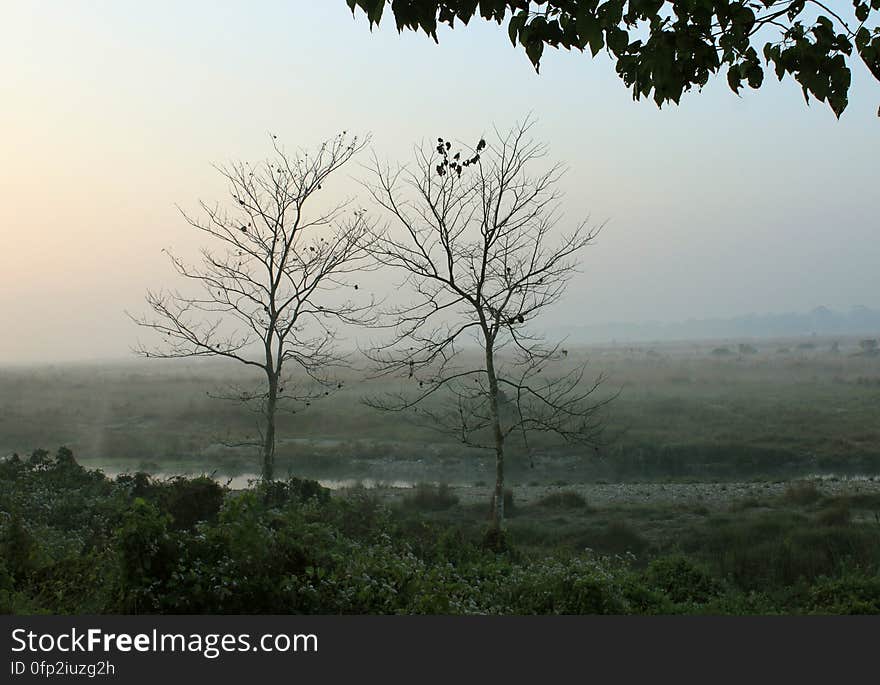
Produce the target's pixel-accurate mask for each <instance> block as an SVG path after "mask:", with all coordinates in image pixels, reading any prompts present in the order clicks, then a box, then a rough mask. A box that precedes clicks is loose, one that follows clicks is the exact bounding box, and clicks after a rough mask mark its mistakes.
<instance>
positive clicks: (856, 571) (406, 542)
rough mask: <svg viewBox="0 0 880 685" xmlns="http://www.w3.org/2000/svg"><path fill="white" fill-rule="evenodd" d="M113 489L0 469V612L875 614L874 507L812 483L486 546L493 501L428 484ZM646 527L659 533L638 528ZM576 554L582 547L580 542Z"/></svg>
mask: <svg viewBox="0 0 880 685" xmlns="http://www.w3.org/2000/svg"><path fill="white" fill-rule="evenodd" d="M379 492H380V491H376V490H365V489H358V488H355V489H352V490H350V491H348V492H347V493H345V495H344V496H339V495H333V496H331V493H330V491H328V490H326V489H325V488H322V487H321V486H320V485H319V484H317V483H316V482H314V481H308V480H298V479H290V480H288V481H285V482H278V481H276V482H274V483H271V484H269V485H263V486H260V487H256V488H251V489H248V490H246V491H232V490H227V489H226V488H224V487H223V486H222V485H220V484H218V483H217V482H216V481H215V480H213V479H211V478H208V477H197V478H191V479H186V478H174V479H167V480H157V479H154V478H151V477H150V476H148V475H146V474H144V473H136V474H133V475H121V476H118V477H116V478H115V479H113V480H111V479H108V478H107V477H105V476H104V474H103V473H101V472H100V471H90V470H87V469H85V468H83V467H82V466H80V465H79V464H77V462H76V460H75V459H74V455H73V453H72V452H71V451H70V450H68V449H66V448H61V449H59V450H58V452H57V453H56V454H55V455H54V456H51V455H49V454H48V453H47V452H45V451H42V450H38V451H36V452H34V453H33V454H32V455H31V456H30V457H29V458H24V459H22V458H18V457H15V458H11V459H6V460H4V461H3V462H0V610H2V611H3V612H5V613H53V614H63V613H78V614H88V613H322V614H337V613H355V614H379V613H382V614H384V613H405V614H410V613H429V614H447V613H450V614H478V613H479V614H559V613H573V614H706V613H708V614H753V613H759V614H773V613H795V614H797V613H833V614H839V613H880V575H878V571H880V496H878V495H876V494H873V495H872V494H866V495H860V496H834V497H829V496H827V495H825V494H823V493H822V492H821V490H819V489H817V488H816V486H815V485H814V484H811V483H801V484H796V485H792V486H790V487H789V488H788V489H786V490H785V491H784V493H783V495H781V496H779V497H776V498H775V499H768V500H767V501H757V500H755V501H740V502H738V503H736V505H735V506H733V505H732V506H731V507H730V508H729V509H727V510H726V511H724V512H717V511H716V512H713V511H710V510H701V509H699V508H694V507H690V508H684V509H682V508H681V507H678V508H676V507H672V506H666V507H660V506H658V507H655V508H654V509H651V508H649V507H642V508H641V509H639V508H630V509H627V510H621V509H619V508H618V509H614V508H609V509H601V510H600V509H596V508H595V507H593V506H591V505H590V503H589V502H587V501H586V500H585V499H584V498H583V497H581V496H580V495H578V494H577V493H575V492H573V491H570V490H567V489H560V490H559V492H557V493H556V494H555V495H554V496H547V497H544V498H542V499H540V500H538V501H535V502H531V503H529V504H527V505H521V506H517V504H516V502H515V501H514V498H513V495H512V494H509V495H508V496H509V497H510V502H509V503H508V504H509V511H510V512H511V513H512V514H513V517H512V518H511V520H510V523H509V527H508V532H507V535H506V536H505V537H504V538H502V539H498V538H491V539H487V538H486V537H485V536H484V532H485V530H486V515H487V514H488V510H489V502H488V501H486V502H484V503H482V504H463V503H462V502H461V501H460V500H459V498H458V497H457V495H456V494H455V492H454V490H453V489H451V488H448V487H436V486H429V485H423V486H420V487H418V488H415V489H412V490H411V492H408V493H407V495H406V496H405V497H404V498H403V499H401V500H400V501H398V502H392V503H389V502H388V501H387V500H383V498H382V497H381V496H380V494H379ZM650 530H653V531H654V532H653V533H650V532H649V531H650ZM587 548H589V549H587Z"/></svg>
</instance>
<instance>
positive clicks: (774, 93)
mask: <svg viewBox="0 0 880 685" xmlns="http://www.w3.org/2000/svg"><path fill="white" fill-rule="evenodd" d="M0 9H2V16H3V22H2V25H0V58H2V64H3V65H4V68H3V69H2V71H0V103H2V105H0V200H2V202H0V239H2V241H0V245H2V249H0V365H2V364H6V363H49V362H62V361H71V360H82V359H97V358H113V359H125V358H130V357H131V356H132V352H131V348H132V347H133V346H134V345H135V344H136V343H137V340H138V338H139V336H141V333H140V331H139V329H137V327H136V326H135V325H134V324H133V323H132V322H131V320H130V319H129V318H128V316H127V315H126V311H128V312H132V313H135V314H139V313H143V312H145V311H146V305H145V303H144V295H145V292H146V290H147V289H148V288H151V289H158V288H161V287H173V286H174V285H176V284H177V282H176V281H175V275H174V272H173V271H172V269H171V267H170V266H169V264H168V261H167V258H166V257H165V255H164V254H163V253H162V249H163V248H173V249H175V250H176V251H178V252H180V253H181V254H184V255H187V254H192V253H194V251H195V250H196V249H197V248H198V246H199V245H200V244H201V242H203V241H201V239H200V238H199V236H198V235H195V234H194V231H193V230H192V229H191V228H189V227H188V226H187V225H186V223H185V222H184V221H183V220H182V219H181V216H180V214H179V212H178V209H177V206H180V207H183V208H187V209H194V208H196V207H197V203H198V201H199V200H206V201H208V202H214V201H218V200H223V199H224V196H225V186H224V185H223V183H222V182H221V181H220V179H219V176H218V174H217V172H216V170H215V169H214V168H213V167H212V165H213V164H218V163H224V162H228V161H230V160H237V159H241V160H260V159H263V158H264V157H265V156H266V155H267V154H268V153H269V152H270V138H269V136H270V135H272V134H274V135H277V136H278V139H279V140H280V141H283V142H284V144H285V145H288V146H290V147H298V146H303V147H306V148H308V147H312V148H313V147H315V146H316V145H319V144H320V141H322V140H324V139H326V138H329V137H332V136H333V135H335V134H336V133H338V132H339V131H341V130H343V129H344V130H348V131H349V132H352V131H353V132H361V133H362V134H366V133H370V134H371V135H372V146H373V148H374V150H375V152H376V154H377V155H378V156H379V157H381V158H383V159H390V160H406V159H408V158H409V157H410V155H411V150H412V145H413V144H414V143H417V142H419V141H421V140H433V139H434V138H436V137H438V136H442V137H446V138H451V139H456V140H461V141H466V142H471V141H474V140H476V139H478V137H479V136H481V135H484V134H485V133H486V132H489V131H491V130H492V126H493V125H495V126H498V127H499V128H502V129H504V128H509V127H510V126H512V125H513V124H515V123H516V122H517V121H518V120H521V119H522V118H523V117H525V116H527V115H529V114H531V115H532V116H534V118H535V119H536V120H537V125H536V127H535V129H534V132H535V136H536V137H537V138H538V139H540V140H542V141H544V142H546V143H547V144H548V145H549V149H550V157H551V158H552V159H553V160H555V161H556V160H558V161H560V162H563V163H565V164H566V165H567V167H568V173H567V174H566V176H565V178H564V180H563V182H562V189H563V190H564V191H565V193H566V196H565V201H564V205H563V210H564V215H565V218H566V221H570V222H572V223H574V222H576V221H579V220H580V219H582V218H584V217H586V216H589V217H591V219H593V220H595V221H596V222H599V221H607V224H606V227H605V228H604V230H603V231H602V233H601V234H600V236H599V238H598V240H597V241H596V243H595V244H594V245H593V246H591V247H590V248H588V250H587V251H586V252H585V253H584V255H583V262H582V265H581V272H580V273H579V274H578V275H577V276H576V277H575V278H574V280H573V281H572V282H571V284H570V287H569V294H568V296H567V298H566V299H565V300H564V301H563V302H562V303H561V304H560V306H559V307H558V308H557V309H556V310H555V311H552V312H548V315H547V325H548V326H549V327H552V326H554V325H559V324H563V323H564V324H569V325H570V324H571V323H572V321H576V322H583V323H584V324H585V325H589V324H596V323H601V322H608V321H644V320H654V321H676V320H683V319H688V318H705V317H726V316H736V315H742V314H747V313H752V312H754V313H773V312H788V311H806V310H809V309H812V308H813V307H816V306H819V305H824V306H827V307H830V308H832V309H844V310H845V309H848V308H850V307H852V306H854V305H866V306H869V307H875V308H876V307H880V288H878V287H877V283H878V278H877V273H878V268H877V265H878V264H880V241H878V240H877V237H876V231H877V228H878V226H880V222H878V219H877V214H876V209H875V208H876V192H877V185H878V184H877V178H878V174H877V156H878V152H880V119H878V118H877V107H878V104H880V85H878V84H877V83H876V82H875V81H873V80H872V79H871V77H870V75H869V74H868V72H867V69H865V68H864V66H863V65H862V64H861V63H860V62H858V61H854V62H853V85H852V92H851V98H850V105H849V108H848V109H847V111H846V113H845V114H844V116H843V118H842V119H841V120H839V121H838V120H836V119H835V117H834V116H833V114H832V113H831V111H830V110H829V109H828V107H827V106H825V105H823V104H821V103H815V102H814V103H812V104H811V105H810V106H809V107H808V106H807V105H806V104H805V103H804V100H803V97H802V96H801V94H800V89H799V88H798V87H797V86H796V85H795V84H794V83H793V82H791V81H786V82H783V83H781V84H780V83H777V82H776V80H775V78H773V77H771V76H770V75H769V74H768V79H767V82H766V83H765V85H764V87H762V88H761V90H759V91H748V90H747V91H746V92H744V94H743V96H742V97H737V96H736V95H734V94H733V93H732V92H730V91H729V89H728V88H727V86H726V83H725V79H724V78H723V76H722V77H721V78H720V79H717V80H715V81H712V82H710V84H709V85H708V86H707V87H706V88H705V89H704V90H703V92H702V93H700V94H691V95H686V96H685V97H684V99H683V101H682V104H681V105H680V106H678V107H676V106H665V107H663V109H662V110H658V109H657V107H656V106H655V105H654V104H653V103H652V102H647V101H641V102H634V101H633V100H632V97H631V95H630V92H629V91H628V90H627V89H626V88H625V87H624V86H623V84H622V83H621V82H620V81H619V80H618V78H617V76H616V74H615V72H614V69H613V64H612V63H611V62H610V61H609V60H608V59H607V58H605V57H603V56H600V57H598V58H597V59H595V60H590V59H588V58H587V57H585V56H584V55H581V54H579V53H566V52H556V51H553V50H550V51H548V52H545V56H544V59H543V61H542V67H541V73H540V74H536V73H535V72H534V69H533V68H532V67H531V65H530V63H529V62H528V60H527V58H526V56H525V54H524V53H523V52H522V50H521V49H515V48H513V47H512V46H511V44H510V42H509V40H508V38H507V33H506V30H505V29H504V28H501V27H498V26H497V25H494V24H488V23H485V22H481V21H474V22H472V23H471V25H470V26H468V27H466V28H464V29H462V28H458V29H456V30H454V31H450V30H441V32H440V44H439V45H436V44H434V43H433V41H431V40H430V39H429V38H427V37H426V36H424V35H423V34H414V33H405V34H403V35H399V34H398V33H397V32H396V30H395V29H394V27H393V24H392V22H391V21H388V20H386V21H385V22H384V25H383V26H382V27H381V28H380V29H378V30H373V31H372V32H371V31H370V30H369V29H368V26H367V23H366V20H365V18H364V17H363V15H359V16H358V17H357V18H356V19H355V18H352V15H351V13H350V11H349V10H348V8H347V6H346V3H345V2H344V0H324V1H322V2H313V1H308V0H286V1H280V0H279V1H276V2H271V1H264V2H258V3H255V2H244V1H225V2H213V1H212V2H208V1H201V2H199V1H191V2H186V3H178V2H168V1H159V0H157V1H154V2H150V3H143V2H137V1H135V0H114V1H106V2H99V1H91V2H85V1H79V0H66V1H64V2H62V1H57V2H44V1H39V0H30V1H24V0H22V1H20V2H11V1H10V0H3V1H2V2H0ZM364 161H367V160H366V159H365V160H364ZM346 173H347V174H350V175H351V176H357V175H358V174H359V173H360V170H359V169H358V168H357V167H355V166H353V167H351V168H350V169H349V170H347V172H346ZM332 190H333V192H335V193H338V194H339V195H340V197H341V196H342V195H344V194H346V193H352V192H356V191H357V184H356V183H355V181H354V180H353V179H352V178H348V177H345V178H341V179H340V181H339V183H338V185H337V186H335V187H334V188H333V189H332Z"/></svg>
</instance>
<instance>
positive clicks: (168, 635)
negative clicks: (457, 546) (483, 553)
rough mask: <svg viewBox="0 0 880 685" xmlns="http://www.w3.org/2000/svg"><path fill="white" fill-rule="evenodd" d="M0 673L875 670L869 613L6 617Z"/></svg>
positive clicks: (718, 675) (517, 676)
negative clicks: (729, 616) (831, 614)
mask: <svg viewBox="0 0 880 685" xmlns="http://www.w3.org/2000/svg"><path fill="white" fill-rule="evenodd" d="M0 624H2V632H3V649H4V654H5V657H6V659H5V661H6V663H5V664H4V665H3V669H2V673H3V676H2V677H0V682H9V683H26V682H35V681H48V682H56V681H58V680H59V679H61V680H65V681H70V680H77V681H80V682H86V681H105V682H116V683H151V685H156V683H157V682H159V680H158V679H162V680H164V681H165V682H172V683H173V682H182V681H183V680H184V679H186V680H190V679H198V680H199V682H212V681H214V682H224V683H225V682H248V679H253V678H254V677H257V678H259V679H260V680H262V679H264V678H273V679H277V678H282V679H283V680H284V682H294V681H303V682H309V681H311V680H312V679H316V680H320V681H321V682H326V681H328V680H329V681H330V682H336V680H335V679H336V678H345V677H352V676H354V677H359V676H367V675H368V676H370V679H371V680H372V679H373V678H381V681H380V682H383V683H384V682H414V681H416V682H417V681H422V680H424V681H428V682H437V681H438V680H443V679H448V680H449V681H450V682H476V681H477V679H482V678H492V679H493V680H496V679H498V678H504V679H507V680H510V681H511V682H524V681H525V680H532V679H534V680H535V682H544V681H547V680H548V679H550V681H551V682H552V681H555V680H556V679H558V678H560V677H563V676H566V675H568V676H570V677H576V678H577V679H578V681H588V680H592V679H595V678H601V679H602V680H603V681H604V682H608V681H609V679H610V681H611V682H630V681H631V680H632V679H634V678H639V677H640V678H644V677H655V678H656V677H658V676H664V677H667V676H669V677H674V678H676V679H678V680H682V679H684V680H693V681H696V680H699V681H701V682H706V681H713V680H722V681H724V680H728V679H730V678H732V677H737V678H748V680H749V681H755V682H771V678H772V679H773V680H777V679H778V682H788V681H790V680H791V679H792V678H794V677H798V676H806V677H808V678H809V679H810V680H811V681H813V680H815V679H818V678H828V679H830V680H832V681H840V680H841V679H842V678H844V679H845V678H847V677H855V676H858V675H860V674H866V673H871V672H872V669H873V668H875V666H876V648H877V636H878V635H880V618H876V617H810V618H796V617H763V618H752V617H749V618H745V617H743V618H712V617H655V618H652V617H575V616H571V617H497V618H496V617H463V618H459V617H412V616H400V617H390V616H389V617H380V616H345V617H341V616H340V617H333V616H312V617H307V616H95V617H90V616H74V617H61V616H33V617H13V616H2V617H0Z"/></svg>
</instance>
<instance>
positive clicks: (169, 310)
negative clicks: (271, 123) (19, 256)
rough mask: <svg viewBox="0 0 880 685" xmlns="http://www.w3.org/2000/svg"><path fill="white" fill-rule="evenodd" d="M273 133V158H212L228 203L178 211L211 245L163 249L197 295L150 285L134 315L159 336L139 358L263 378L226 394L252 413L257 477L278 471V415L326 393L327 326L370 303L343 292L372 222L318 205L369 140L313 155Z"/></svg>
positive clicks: (331, 361)
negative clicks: (245, 371)
mask: <svg viewBox="0 0 880 685" xmlns="http://www.w3.org/2000/svg"><path fill="white" fill-rule="evenodd" d="M272 140H273V143H272V146H273V149H274V155H273V156H272V157H271V158H270V159H267V160H266V161H264V162H261V163H259V164H255V165H251V164H250V163H248V162H244V163H242V162H235V163H233V164H231V165H228V166H220V167H217V170H218V171H219V172H220V173H221V174H222V176H223V177H224V179H225V180H226V181H227V182H228V187H229V194H230V195H231V198H232V206H231V208H222V207H221V206H220V205H219V204H214V205H209V204H206V203H204V202H201V203H200V207H201V209H202V211H203V214H204V216H203V217H202V218H194V217H192V216H190V215H188V214H186V213H185V212H183V211H181V213H182V214H183V216H184V218H185V219H186V221H187V222H188V223H189V225H190V226H192V227H193V228H195V229H197V230H199V231H202V232H203V233H204V234H205V235H207V236H208V237H209V238H210V239H211V241H212V244H213V245H215V246H216V249H211V248H203V249H202V250H201V257H202V259H201V264H200V265H198V266H190V265H188V264H186V263H184V261H182V260H181V259H180V258H178V257H177V256H175V255H173V254H171V253H168V254H169V257H170V259H171V263H172V265H173V266H174V269H175V270H176V271H177V273H178V274H179V275H180V276H182V277H183V278H184V279H187V280H188V281H190V282H193V283H194V284H195V285H196V288H195V291H197V292H198V293H199V294H196V295H192V294H190V293H189V292H187V293H182V292H180V291H177V290H174V291H158V292H153V291H150V292H148V293H147V298H146V299H147V304H148V305H149V306H150V309H151V310H152V312H151V314H150V317H140V318H138V317H132V318H133V319H134V320H135V321H136V322H137V323H138V324H139V325H141V326H144V327H146V328H149V329H152V330H153V331H156V332H157V333H159V334H161V335H162V337H163V340H164V345H162V346H160V347H157V348H148V347H145V346H143V345H140V346H139V347H138V348H137V351H138V352H139V353H141V354H143V355H144V356H147V357H160V358H173V357H221V358H226V359H232V360H235V361H237V362H240V363H242V364H244V365H246V366H248V367H253V368H254V369H257V370H259V372H261V373H260V375H261V376H262V375H265V379H264V382H263V383H261V384H260V386H259V388H258V389H257V390H236V391H235V392H232V393H230V394H226V395H225V396H224V397H226V398H227V399H235V400H238V401H241V402H244V403H247V404H249V405H251V406H252V407H253V408H254V409H255V411H256V412H257V413H258V416H259V421H258V426H259V432H260V439H259V442H258V444H259V447H260V449H261V461H262V478H263V479H264V480H271V479H272V478H273V475H274V462H275V441H276V414H277V412H278V411H279V410H280V409H283V408H288V409H290V408H292V407H294V406H297V403H300V404H303V403H304V404H308V403H310V402H311V400H312V399H313V398H314V397H317V396H319V395H324V394H326V393H328V392H329V389H330V387H332V385H331V384H332V379H331V378H330V376H329V375H328V370H329V369H332V367H333V366H335V365H339V364H341V363H343V361H344V360H343V358H342V356H341V355H340V354H339V353H338V352H337V351H336V348H335V344H334V341H335V325H336V324H339V323H363V322H365V321H367V320H368V319H369V318H370V316H371V315H370V312H371V311H372V310H373V302H372V301H370V302H368V303H361V304H357V303H356V302H354V301H353V300H352V299H351V297H350V296H352V295H353V291H354V290H357V289H358V284H357V283H356V282H355V281H354V280H352V279H353V277H354V274H356V273H357V272H358V271H359V270H361V269H362V268H364V266H365V265H366V260H367V259H368V255H367V253H366V251H365V249H364V248H365V242H366V238H367V236H368V235H369V234H370V233H371V228H372V227H371V226H370V224H369V222H368V221H367V219H366V217H365V214H364V212H363V210H360V209H356V210H353V211H352V209H351V206H350V201H347V200H346V201H341V202H338V203H334V204H331V205H330V206H329V208H327V207H326V206H325V207H323V208H321V206H322V205H321V203H320V201H319V200H318V199H317V197H316V196H317V194H318V193H319V191H322V189H323V188H324V186H325V184H326V183H327V181H328V178H329V177H330V176H331V175H332V174H333V173H334V172H336V171H337V170H339V169H340V167H342V166H343V165H344V164H345V163H346V162H348V161H349V160H350V159H351V158H352V157H353V156H354V155H355V154H357V153H358V152H359V151H360V150H362V149H363V147H364V146H365V144H366V143H367V140H359V139H358V137H357V136H354V137H349V136H347V135H346V133H345V132H343V133H342V134H340V135H337V136H335V137H334V138H332V139H330V140H327V141H325V142H324V143H323V144H322V145H321V147H320V149H319V150H318V151H317V152H316V153H314V154H309V153H308V152H306V151H302V150H299V151H297V152H296V153H293V154H289V153H287V152H285V151H284V149H282V148H281V147H280V146H279V144H278V143H277V142H275V141H276V137H275V136H272ZM316 206H317V207H316ZM307 210H308V211H307ZM340 290H341V291H342V292H341V293H340V292H335V293H334V292H333V291H340ZM290 366H293V367H294V368H297V367H298V368H299V369H300V370H301V371H303V372H305V374H306V375H307V376H308V377H309V378H310V379H311V381H310V382H309V387H307V388H303V387H300V388H296V389H295V388H294V385H293V384H292V379H291V378H290V375H289V373H288V371H289V367H290Z"/></svg>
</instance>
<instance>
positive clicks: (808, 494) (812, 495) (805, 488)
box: [783, 481, 822, 505]
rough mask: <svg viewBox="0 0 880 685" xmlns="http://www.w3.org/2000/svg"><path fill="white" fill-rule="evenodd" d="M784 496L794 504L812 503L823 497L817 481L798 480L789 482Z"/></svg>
mask: <svg viewBox="0 0 880 685" xmlns="http://www.w3.org/2000/svg"><path fill="white" fill-rule="evenodd" d="M783 497H784V498H785V499H786V501H788V502H791V503H792V504H799V505H805V504H812V503H813V502H815V501H817V500H819V499H821V498H822V493H821V492H819V488H817V487H816V484H815V483H812V482H810V481H798V482H796V483H789V484H788V485H787V486H786V488H785V493H784V494H783Z"/></svg>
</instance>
